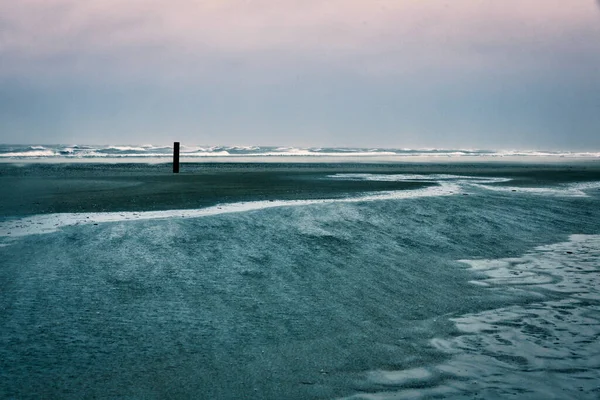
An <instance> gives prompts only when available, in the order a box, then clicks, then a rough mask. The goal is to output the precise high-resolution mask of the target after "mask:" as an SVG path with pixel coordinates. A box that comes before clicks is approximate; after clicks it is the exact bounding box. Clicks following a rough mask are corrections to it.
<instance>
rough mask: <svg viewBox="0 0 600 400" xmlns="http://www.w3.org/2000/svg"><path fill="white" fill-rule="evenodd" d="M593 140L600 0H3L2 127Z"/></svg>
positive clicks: (533, 143) (3, 137)
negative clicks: (599, 0)
mask: <svg viewBox="0 0 600 400" xmlns="http://www.w3.org/2000/svg"><path fill="white" fill-rule="evenodd" d="M173 140H180V141H182V142H185V143H190V144H192V143H193V144H206V145H216V144H223V145H292V146H327V145H334V146H373V147H402V148H405V147H413V148H415V147H421V148H422V147H446V148H448V147H451V148H459V147H461V148H498V149H546V150H553V149H567V150H598V149H600V3H599V2H598V1H597V0H569V1H564V0H504V1H492V0H445V1H442V0H427V1H413V0H410V1H409V0H369V1H366V0H169V1H166V0H128V1H123V0H86V1H81V0H18V1H10V0H0V142H1V143H47V144H50V143H65V144H75V143H78V144H85V143H88V144H145V143H153V144H164V143H170V142H172V141H173Z"/></svg>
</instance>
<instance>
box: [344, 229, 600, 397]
mask: <svg viewBox="0 0 600 400" xmlns="http://www.w3.org/2000/svg"><path fill="white" fill-rule="evenodd" d="M462 262H464V263H466V264H468V265H469V266H470V267H471V268H472V269H473V270H474V271H476V272H477V273H479V274H482V277H481V278H480V280H479V281H483V282H486V283H487V287H484V288H482V289H481V290H503V289H506V290H514V289H515V288H518V290H521V291H529V292H530V293H532V294H534V295H535V296H531V297H532V298H534V299H535V298H537V299H539V300H531V301H530V302H529V303H523V302H520V304H517V305H513V306H508V307H501V308H497V309H491V310H486V311H483V312H477V313H470V314H465V315H462V316H457V317H455V318H451V319H450V320H451V321H452V322H454V324H455V326H456V328H458V330H459V331H460V332H461V333H462V334H460V335H458V336H454V337H452V338H435V339H433V340H431V346H433V347H434V348H436V349H438V350H439V351H441V352H443V353H446V354H448V355H449V356H450V359H449V360H448V361H446V362H443V363H440V364H438V365H430V366H425V367H421V368H419V369H418V370H416V371H415V370H414V369H407V370H400V371H371V372H368V373H367V374H366V379H367V380H368V381H369V382H372V383H376V384H379V385H382V386H384V387H385V386H387V388H383V389H382V391H381V392H379V393H371V394H369V395H368V396H363V395H356V396H351V397H348V398H361V399H363V398H370V399H398V398H417V399H418V398H430V397H432V396H438V395H443V396H444V397H457V398H464V397H471V396H472V394H473V393H477V394H478V395H479V396H480V397H481V398H505V397H512V396H514V395H520V396H523V397H526V398H540V399H541V398H590V399H591V398H597V395H598V393H600V384H599V382H600V345H599V344H598V337H600V235H572V236H570V238H569V240H568V241H567V242H561V243H556V244H552V245H547V246H540V247H537V248H535V249H533V250H532V251H530V252H528V253H527V254H525V255H523V256H522V257H519V258H505V259H495V260H494V259H493V260H462ZM416 387H417V388H419V389H415V388H416ZM390 389H391V390H390Z"/></svg>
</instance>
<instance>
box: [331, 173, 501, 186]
mask: <svg viewBox="0 0 600 400" xmlns="http://www.w3.org/2000/svg"><path fill="white" fill-rule="evenodd" d="M328 177H329V178H332V179H341V180H365V181H378V182H404V181H407V182H410V181H418V182H438V181H456V182H459V183H465V184H468V183H472V182H477V183H501V182H508V181H510V180H511V179H510V178H500V177H481V176H468V175H450V174H429V175H423V174H362V173H358V174H335V175H329V176H328Z"/></svg>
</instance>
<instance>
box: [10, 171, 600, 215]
mask: <svg viewBox="0 0 600 400" xmlns="http://www.w3.org/2000/svg"><path fill="white" fill-rule="evenodd" d="M357 172H360V173H380V174H400V173H416V174H440V173H443V174H468V175H476V176H500V175H501V176H506V177H510V178H511V179H512V181H511V185H517V186H519V185H523V186H535V185H543V184H548V183H561V182H562V183H568V182H571V181H575V180H578V181H586V180H590V181H591V180H596V179H598V178H599V177H600V163H596V162H579V163H564V164H561V163H553V164H545V165H533V164H522V163H519V164H516V163H505V164H503V163H498V162H495V163H457V162H453V163H449V164H440V163H423V164H416V163H410V164H364V163H362V164H352V163H338V164H320V163H311V164H293V163H279V164H278V163H251V164H246V163H228V164H227V163H198V164H182V173H180V174H173V173H171V165H170V164H106V163H95V164H94V163H90V164H66V163H42V164H35V163H32V164H20V165H15V164H8V163H6V164H0V196H1V197H2V201H1V202H0V215H4V216H24V215H33V214H47V213H66V212H69V213H73V212H115V211H159V210H169V209H196V208H201V207H207V206H213V205H216V204H221V203H235V202H243V201H261V200H263V201H264V200H267V201H270V200H311V199H335V198H342V197H345V196H348V195H354V194H358V193H364V192H377V191H390V190H404V189H416V188H419V187H424V186H427V185H428V184H427V183H424V182H406V181H402V182H400V181H395V182H394V181H390V182H382V181H360V180H356V181H336V180H331V179H323V178H326V177H327V176H328V175H331V174H341V173H357Z"/></svg>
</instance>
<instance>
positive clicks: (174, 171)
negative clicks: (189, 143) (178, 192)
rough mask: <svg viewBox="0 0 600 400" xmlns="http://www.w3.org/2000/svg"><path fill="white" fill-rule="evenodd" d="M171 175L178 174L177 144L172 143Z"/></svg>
mask: <svg viewBox="0 0 600 400" xmlns="http://www.w3.org/2000/svg"><path fill="white" fill-rule="evenodd" d="M173 173H174V174H178V173H179V142H175V143H173Z"/></svg>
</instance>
